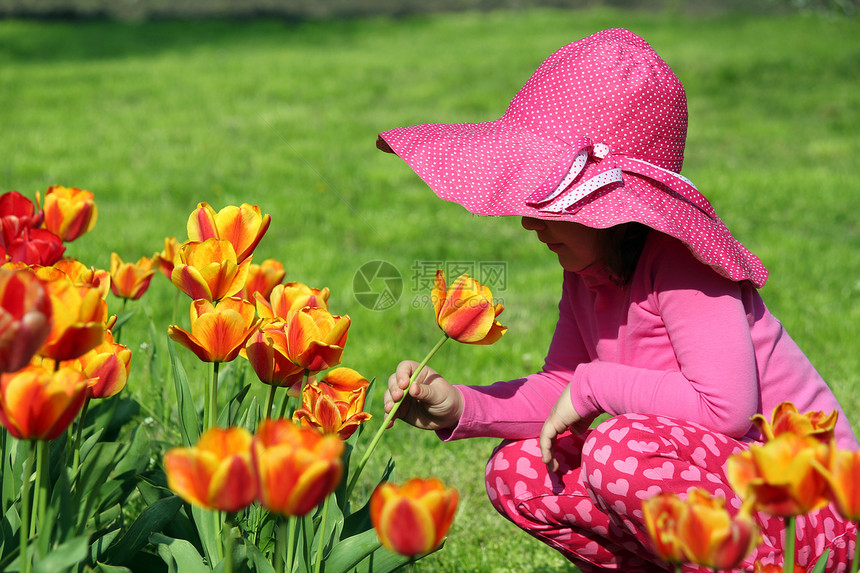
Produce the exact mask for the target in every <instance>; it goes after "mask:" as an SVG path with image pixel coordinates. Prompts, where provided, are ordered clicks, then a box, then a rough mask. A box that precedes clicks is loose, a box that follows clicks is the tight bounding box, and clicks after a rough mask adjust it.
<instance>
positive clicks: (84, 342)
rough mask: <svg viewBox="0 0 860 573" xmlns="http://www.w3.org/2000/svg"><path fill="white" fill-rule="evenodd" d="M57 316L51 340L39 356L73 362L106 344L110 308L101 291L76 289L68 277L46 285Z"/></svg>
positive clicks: (90, 288) (79, 287) (90, 287)
mask: <svg viewBox="0 0 860 573" xmlns="http://www.w3.org/2000/svg"><path fill="white" fill-rule="evenodd" d="M45 287H46V289H47V291H48V294H49V295H50V297H51V307H52V311H53V316H54V323H53V327H52V328H51V334H50V335H49V336H48V340H47V341H45V344H44V345H43V346H42V348H41V349H40V350H39V354H41V355H42V356H45V357H47V358H52V359H54V360H71V359H72V358H77V357H78V356H80V355H82V354H84V353H85V352H87V351H89V350H92V349H93V348H95V347H96V346H98V345H99V344H101V342H102V341H103V340H104V337H105V329H106V323H107V320H108V311H107V304H106V303H105V301H104V300H103V299H102V293H101V291H100V290H99V287H92V286H76V285H74V284H73V283H72V281H71V280H70V279H69V278H68V277H64V278H58V279H57V280H52V281H49V282H46V283H45Z"/></svg>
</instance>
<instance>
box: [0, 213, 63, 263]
mask: <svg viewBox="0 0 860 573" xmlns="http://www.w3.org/2000/svg"><path fill="white" fill-rule="evenodd" d="M65 250H66V247H65V246H64V245H63V242H62V241H61V240H60V238H59V237H58V236H56V235H55V234H53V233H52V232H50V231H48V230H46V229H36V228H30V227H24V226H21V224H20V221H14V220H10V219H0V251H2V255H3V256H2V261H0V262H8V261H11V262H21V263H25V264H27V265H52V264H54V263H56V262H57V261H59V260H60V258H61V257H62V256H63V252H65Z"/></svg>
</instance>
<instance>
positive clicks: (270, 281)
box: [239, 259, 287, 303]
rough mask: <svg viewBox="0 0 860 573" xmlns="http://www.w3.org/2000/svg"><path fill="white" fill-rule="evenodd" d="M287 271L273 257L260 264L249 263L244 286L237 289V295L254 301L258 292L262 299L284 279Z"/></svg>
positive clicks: (267, 296)
mask: <svg viewBox="0 0 860 573" xmlns="http://www.w3.org/2000/svg"><path fill="white" fill-rule="evenodd" d="M286 274H287V271H285V270H284V265H282V264H281V263H280V262H278V261H276V260H275V259H266V260H265V261H263V262H262V263H261V264H259V265H258V264H254V263H251V264H250V265H249V266H248V278H247V279H246V280H245V286H244V287H242V290H241V291H239V296H241V297H242V298H243V299H245V300H247V301H248V302H251V303H253V302H255V301H256V300H257V299H256V294H258V293H259V295H260V296H261V297H263V300H265V299H267V298H269V296H270V295H271V294H272V290H273V289H274V288H275V287H276V286H277V285H279V284H281V281H283V280H284V276H286Z"/></svg>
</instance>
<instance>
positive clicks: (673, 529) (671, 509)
mask: <svg viewBox="0 0 860 573" xmlns="http://www.w3.org/2000/svg"><path fill="white" fill-rule="evenodd" d="M684 511H686V505H685V504H684V502H683V501H682V500H681V498H679V497H678V496H677V495H675V494H671V493H662V494H658V495H655V496H654V497H651V498H649V499H646V500H645V501H644V502H643V503H642V518H643V520H644V521H645V527H646V528H647V529H648V534H649V535H650V536H651V541H652V543H653V545H654V551H655V552H656V553H657V556H658V557H660V559H662V560H663V561H666V562H668V563H683V562H684V561H685V556H684V550H683V542H682V540H681V533H682V532H681V531H679V528H678V523H679V522H680V521H681V516H682V514H683V513H684Z"/></svg>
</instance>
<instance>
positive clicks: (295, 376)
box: [242, 321, 305, 395]
mask: <svg viewBox="0 0 860 573" xmlns="http://www.w3.org/2000/svg"><path fill="white" fill-rule="evenodd" d="M242 355H243V356H244V357H245V358H247V359H248V362H250V363H251V367H252V368H253V369H254V372H255V373H256V374H257V377H258V378H259V379H260V382H263V383H264V384H269V385H270V386H279V387H282V388H290V389H291V393H292V387H293V386H295V385H297V384H300V383H301V381H302V379H303V378H304V375H305V369H304V368H302V367H301V366H298V365H297V364H294V363H293V361H292V360H290V358H289V356H287V333H286V329H285V324H284V323H283V322H281V321H278V322H273V323H271V324H268V325H264V326H263V327H262V328H259V329H257V330H256V331H255V332H254V333H253V334H252V335H251V337H250V338H249V339H248V342H247V343H246V344H245V350H244V352H243V353H242ZM294 394H295V395H298V390H296V391H295V392H294Z"/></svg>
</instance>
